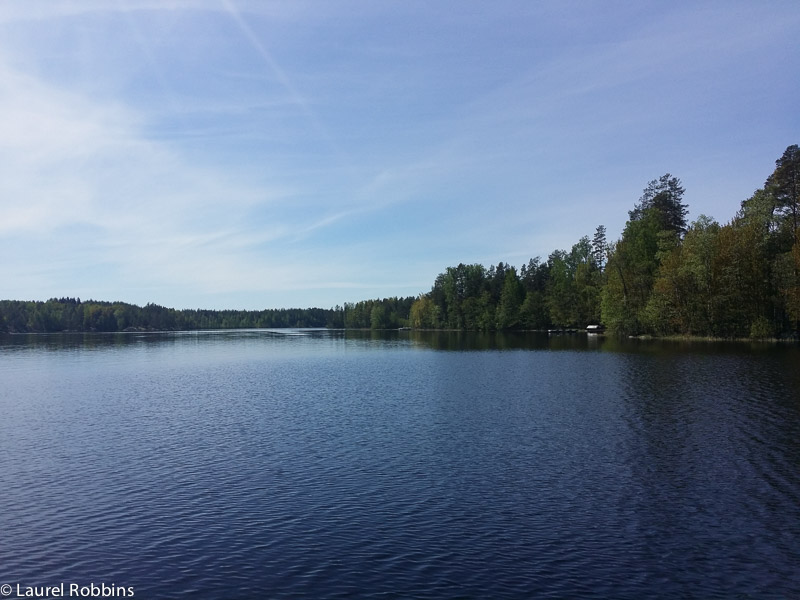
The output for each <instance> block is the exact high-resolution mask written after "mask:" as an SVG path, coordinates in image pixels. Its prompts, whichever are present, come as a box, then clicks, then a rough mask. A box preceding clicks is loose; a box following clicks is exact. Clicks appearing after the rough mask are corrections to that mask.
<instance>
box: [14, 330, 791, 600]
mask: <svg viewBox="0 0 800 600" xmlns="http://www.w3.org/2000/svg"><path fill="white" fill-rule="evenodd" d="M798 367H800V353H798V349H797V348H795V347H772V346H758V345H756V346H747V345H711V344H699V345H698V344H694V345H693V344H664V343H662V344H659V343H655V342H652V343H642V342H637V343H622V342H616V341H614V340H603V339H600V340H598V339H597V338H595V339H590V338H587V337H586V336H578V337H575V338H572V339H557V340H553V339H547V338H546V337H544V338H542V337H537V336H534V335H527V336H524V335H521V336H506V337H503V336H499V335H497V336H465V335H457V334H441V333H436V334H418V333H407V332H401V333H396V332H395V333H391V334H389V333H387V334H375V333H370V332H348V333H347V335H345V334H344V333H343V332H326V331H303V330H298V331H292V332H286V331H242V332H217V333H186V334H147V335H144V334H136V335H107V336H103V335H59V336H13V337H6V338H0V412H2V415H3V418H2V420H0V453H1V456H2V461H1V462H0V584H5V583H8V584H12V585H16V584H17V583H19V584H20V585H21V586H34V585H36V586H43V585H55V584H58V583H59V582H62V581H63V582H66V583H67V584H68V583H71V582H74V583H79V584H81V585H88V584H89V583H90V582H95V583H96V584H99V583H100V582H104V583H105V584H107V585H112V584H114V585H118V586H126V587H127V586H132V587H133V588H134V589H135V593H136V596H135V597H137V598H208V599H217V598H220V599H221V598H243V599H247V598H564V597H570V598H573V597H575V598H642V597H648V598H677V597H688V598H695V597H696V598H797V597H800V570H798V568H797V565H798V564H800V475H798V473H799V471H798V465H800V392H798V390H799V389H800V369H798Z"/></svg>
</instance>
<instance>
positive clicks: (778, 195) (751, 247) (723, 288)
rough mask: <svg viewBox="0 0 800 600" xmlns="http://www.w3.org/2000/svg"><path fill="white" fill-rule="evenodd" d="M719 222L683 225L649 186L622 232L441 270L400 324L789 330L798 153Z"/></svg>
mask: <svg viewBox="0 0 800 600" xmlns="http://www.w3.org/2000/svg"><path fill="white" fill-rule="evenodd" d="M775 165H776V166H775V170H774V171H773V173H772V174H770V175H769V177H768V178H767V179H766V182H765V183H764V186H763V187H761V188H760V189H758V190H756V192H755V193H754V194H753V195H752V196H751V197H750V198H748V199H746V200H744V201H742V202H741V205H740V208H739V211H738V212H737V213H736V215H735V216H734V217H733V218H732V219H731V220H730V221H729V222H728V223H726V224H724V225H720V224H719V223H718V222H716V221H715V220H714V219H712V218H711V217H708V216H705V215H700V216H699V217H698V218H697V220H695V221H694V222H692V223H687V220H686V217H687V215H688V206H687V205H686V204H684V203H683V195H684V191H685V190H684V188H683V187H682V185H681V182H680V180H679V179H678V178H677V177H673V176H672V175H670V174H669V173H667V174H665V175H663V176H662V177H660V178H659V179H656V180H653V181H651V182H650V183H648V185H647V187H646V188H645V189H644V191H643V193H642V196H641V197H640V198H639V200H638V202H637V203H636V204H635V205H634V207H633V209H631V210H630V211H629V213H628V217H629V218H628V221H627V222H626V224H625V228H624V229H623V232H622V236H621V238H620V239H619V240H617V241H615V242H610V243H609V242H608V241H607V240H606V233H605V227H604V226H602V225H601V226H599V227H598V228H597V229H596V231H595V233H594V236H593V237H592V238H589V236H584V237H582V238H581V239H580V240H578V242H577V243H576V244H575V245H573V246H572V248H571V249H570V250H569V251H565V250H556V251H554V252H552V253H551V254H550V256H548V258H547V260H541V259H540V258H535V259H531V260H530V261H528V263H527V264H526V265H522V267H521V268H520V269H519V271H517V269H516V268H515V267H513V266H511V265H508V264H503V263H502V262H501V263H499V264H498V265H497V266H492V267H490V268H488V269H486V268H485V267H483V266H482V265H479V264H473V265H464V264H460V265H458V266H457V267H449V268H448V269H447V270H446V271H445V272H444V273H441V274H440V275H439V276H438V277H437V278H436V280H435V282H434V284H433V287H432V289H431V291H430V292H428V293H426V294H422V295H420V296H419V297H418V298H417V300H416V301H415V302H414V304H413V305H412V306H411V312H410V315H409V318H410V322H411V326H412V327H415V328H431V329H437V328H451V329H471V330H493V329H494V330H505V329H547V328H573V327H575V328H582V327H585V326H586V325H589V324H592V323H597V324H604V325H606V326H607V328H608V329H609V330H610V331H611V332H613V333H617V334H624V335H641V334H654V335H697V336H716V337H752V338H764V337H773V336H796V335H797V332H798V324H799V323H800V241H799V237H800V231H799V230H798V226H799V225H800V223H798V218H799V217H800V214H799V213H800V150H798V147H797V145H793V146H789V147H788V148H787V149H786V151H785V152H784V153H783V155H782V156H781V157H780V158H779V159H778V160H777V161H776V163H775Z"/></svg>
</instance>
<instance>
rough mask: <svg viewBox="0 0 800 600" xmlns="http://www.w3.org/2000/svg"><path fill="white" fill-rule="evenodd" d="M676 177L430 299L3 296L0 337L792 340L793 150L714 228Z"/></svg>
mask: <svg viewBox="0 0 800 600" xmlns="http://www.w3.org/2000/svg"><path fill="white" fill-rule="evenodd" d="M684 192H685V190H684V188H683V186H682V184H681V181H680V180H679V179H678V178H677V177H673V176H672V175H671V174H669V173H667V174H665V175H663V176H662V177H660V178H659V179H655V180H653V181H651V182H649V183H648V184H647V187H645V189H644V191H643V193H642V195H641V197H640V198H639V200H638V201H637V202H636V203H635V204H634V206H633V208H632V209H631V210H630V211H629V213H628V220H627V222H626V224H625V227H624V229H623V231H622V235H621V237H620V239H618V240H616V241H613V242H608V241H607V239H606V230H605V227H604V226H603V225H600V226H598V227H597V229H596V230H595V232H594V235H593V236H592V237H589V236H584V237H582V238H580V239H579V240H578V241H577V242H576V243H575V244H574V245H573V246H572V248H571V249H570V250H569V251H567V250H555V251H553V252H552V253H551V254H550V255H549V256H548V257H547V260H542V259H541V258H539V257H537V258H532V259H530V260H529V261H528V262H527V263H526V264H523V265H522V266H521V267H520V268H519V269H517V268H516V267H514V266H512V265H510V264H505V263H503V262H500V263H498V264H497V265H496V266H490V267H489V268H486V267H484V266H483V265H480V264H470V265H465V264H459V265H458V266H456V267H448V268H447V269H446V270H445V271H444V272H443V273H440V274H439V275H438V276H437V277H436V279H435V281H434V283H433V286H432V288H431V290H430V291H429V292H427V293H424V294H420V295H419V296H418V297H416V298H414V297H407V298H397V297H394V298H384V299H375V300H364V301H361V302H356V303H345V304H344V305H343V306H336V307H334V308H330V309H321V308H307V309H270V310H262V311H232V310H223V311H212V310H175V309H171V308H165V307H163V306H158V305H156V304H148V305H146V306H144V307H139V306H135V305H132V304H127V303H124V302H100V301H94V300H90V301H88V302H82V301H81V300H80V299H78V298H60V299H56V298H53V299H50V300H48V301H46V302H23V301H14V300H3V301H0V331H5V332H11V333H16V332H54V331H126V330H128V331H130V330H195V329H231V328H276V327H328V328H350V329H355V328H365V329H366V328H371V329H389V328H398V327H412V328H416V329H457V330H475V331H494V330H514V329H529V330H530V329H550V328H583V327H585V326H587V325H589V324H604V325H605V326H606V327H607V328H608V329H609V331H610V332H612V333H617V334H624V335H641V334H654V335H697V336H716V337H753V338H763V337H773V336H796V335H797V332H798V325H800V230H798V227H799V226H800V222H798V221H799V220H800V214H799V213H800V150H798V146H797V145H793V146H789V147H788V148H787V149H786V151H785V152H784V153H783V155H782V156H781V157H780V158H779V159H778V160H777V161H776V163H775V170H774V171H773V172H772V174H770V175H769V177H767V179H766V181H765V183H764V186H763V187H761V188H759V189H758V190H756V192H755V193H754V194H753V195H752V196H751V197H750V198H748V199H746V200H744V201H742V202H741V204H740V207H739V210H738V212H737V213H736V215H735V216H734V217H733V218H732V219H731V220H730V221H729V222H728V223H726V224H724V225H720V224H719V223H718V222H717V221H715V220H714V219H712V218H711V217H708V216H705V215H700V216H699V217H698V218H697V219H696V220H695V221H693V222H692V223H687V215H688V206H687V205H686V204H685V203H684V202H683V195H684Z"/></svg>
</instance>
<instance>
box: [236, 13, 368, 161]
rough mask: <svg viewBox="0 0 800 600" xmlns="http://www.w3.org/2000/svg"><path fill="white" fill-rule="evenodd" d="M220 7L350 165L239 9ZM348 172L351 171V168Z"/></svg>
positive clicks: (342, 158)
mask: <svg viewBox="0 0 800 600" xmlns="http://www.w3.org/2000/svg"><path fill="white" fill-rule="evenodd" d="M221 2H222V5H223V6H224V7H225V10H226V11H227V13H228V14H229V15H230V17H231V18H232V19H233V20H234V22H235V23H236V25H237V26H238V27H239V29H240V30H241V31H242V34H243V35H244V36H245V38H247V41H249V42H250V44H251V45H252V46H253V48H254V49H255V50H256V52H258V54H259V55H260V56H261V58H262V59H263V60H264V62H265V63H267V65H268V66H269V68H270V69H271V71H272V73H273V74H274V75H275V77H276V78H277V80H278V81H279V82H280V84H281V85H282V86H283V87H284V88H285V89H286V91H287V92H289V95H290V96H291V99H292V101H293V102H294V103H295V104H296V105H297V106H299V107H300V108H301V109H302V111H303V113H305V115H306V117H308V119H309V121H311V123H312V124H313V126H314V128H315V129H316V130H317V132H318V133H319V134H320V135H321V136H322V137H323V138H324V139H325V140H326V141H327V142H328V144H329V145H330V147H331V148H332V149H333V151H334V153H335V154H336V156H337V157H338V158H339V160H340V161H341V162H342V163H345V164H346V165H349V164H350V161H349V160H347V157H346V155H345V153H344V152H343V151H342V149H341V148H339V146H338V145H337V144H336V142H335V140H334V139H333V136H332V135H331V134H330V132H329V131H328V129H327V128H326V127H325V125H324V124H323V123H322V121H321V120H320V119H319V117H318V116H317V115H316V113H315V112H314V111H313V110H312V109H311V106H310V105H309V103H308V102H307V101H306V99H305V98H304V97H303V95H302V94H301V93H300V92H299V91H298V90H297V88H296V87H295V86H294V84H292V82H291V80H290V79H289V77H288V76H287V75H286V73H285V72H284V70H283V69H282V68H281V67H280V65H279V64H278V63H277V62H276V61H275V59H274V58H273V57H272V54H270V52H269V51H268V50H267V48H266V47H265V46H264V44H262V43H261V40H259V39H258V36H256V34H255V33H254V32H253V30H252V29H251V28H250V26H249V25H248V24H247V22H246V21H245V20H244V19H243V18H242V15H241V13H240V12H239V9H237V8H236V6H235V5H234V4H233V1H232V0H221ZM348 170H350V171H352V168H349V169H348Z"/></svg>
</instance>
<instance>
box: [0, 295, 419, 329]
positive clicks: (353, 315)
mask: <svg viewBox="0 0 800 600" xmlns="http://www.w3.org/2000/svg"><path fill="white" fill-rule="evenodd" d="M414 300H415V299H414V297H412V296H409V297H408V298H384V299H382V300H364V301H361V302H355V303H345V304H344V305H343V306H336V307H334V308H329V309H323V308H280V309H268V310H257V311H248V310H199V309H198V310H176V309H174V308H166V307H164V306H159V305H157V304H147V305H146V306H144V307H140V306H136V305H134V304H128V303H126V302H103V301H97V300H88V301H81V299H80V298H51V299H50V300H47V301H46V302H42V301H20V300H0V332H5V333H53V332H61V331H98V332H117V331H192V330H199V329H251V328H269V329H271V328H283V327H327V328H330V329H342V328H349V329H397V328H399V327H407V326H408V314H409V311H410V308H411V304H412V303H413V302H414Z"/></svg>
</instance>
